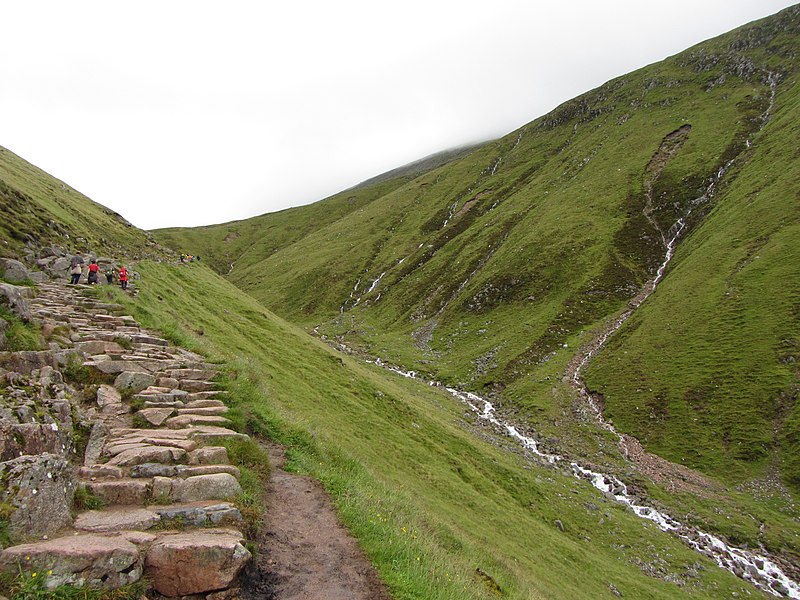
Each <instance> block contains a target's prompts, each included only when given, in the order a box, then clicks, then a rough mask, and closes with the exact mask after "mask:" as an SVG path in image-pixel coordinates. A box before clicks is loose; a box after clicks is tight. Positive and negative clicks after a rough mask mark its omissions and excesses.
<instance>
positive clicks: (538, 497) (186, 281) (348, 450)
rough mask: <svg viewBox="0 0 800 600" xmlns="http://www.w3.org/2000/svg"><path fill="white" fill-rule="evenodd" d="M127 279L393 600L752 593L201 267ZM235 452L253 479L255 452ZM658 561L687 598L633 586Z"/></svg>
mask: <svg viewBox="0 0 800 600" xmlns="http://www.w3.org/2000/svg"><path fill="white" fill-rule="evenodd" d="M195 267H196V268H195ZM139 271H140V272H141V273H142V276H143V279H142V281H141V282H140V290H141V291H140V293H139V295H138V296H137V297H136V299H135V300H131V299H130V298H129V297H122V294H120V293H119V292H118V291H116V290H113V291H112V293H113V294H115V295H116V296H118V297H119V298H118V301H120V302H123V303H126V304H127V305H128V306H129V307H130V308H131V309H132V310H133V311H134V314H135V316H137V318H139V319H140V320H141V321H142V322H143V323H145V324H146V325H151V326H152V325H156V324H158V323H173V324H175V326H177V327H180V328H185V331H187V332H189V331H191V330H193V329H197V328H201V329H202V330H203V332H204V334H203V335H202V336H194V344H195V347H196V348H199V349H203V350H204V351H205V352H206V353H208V355H209V356H210V357H211V358H212V359H216V360H223V359H224V360H226V361H227V363H228V364H229V366H230V367H232V368H233V371H234V372H235V373H236V378H235V379H233V380H232V381H231V382H229V383H228V385H230V386H231V387H230V389H231V394H230V397H231V403H232V408H233V410H232V412H233V415H232V416H233V418H234V420H235V421H236V422H237V423H239V424H240V426H242V427H245V428H246V429H247V430H249V431H250V432H252V433H255V434H259V435H262V436H265V437H267V438H269V439H272V440H275V441H278V442H280V443H282V444H284V445H285V446H286V448H287V456H288V459H289V461H288V465H287V468H289V469H290V470H293V471H295V472H299V473H305V474H309V475H312V476H314V477H316V478H317V479H319V480H320V481H321V482H322V483H323V485H324V486H325V488H326V489H327V490H328V492H329V493H330V494H331V495H332V497H333V499H334V502H335V503H336V506H337V508H338V510H339V513H340V515H341V518H342V520H343V522H344V523H345V524H346V526H347V527H348V528H349V529H350V530H351V531H352V532H353V533H354V535H356V537H357V538H358V540H359V543H360V544H361V546H362V547H363V548H364V550H365V552H366V553H367V555H368V556H369V557H370V559H371V560H372V561H373V563H374V564H375V565H376V567H377V569H378V571H379V573H380V575H381V577H382V578H383V579H384V581H386V583H387V585H388V586H389V588H390V590H391V592H392V594H393V595H394V597H395V598H397V599H406V598H408V599H410V598H431V599H450V598H496V597H497V587H496V586H499V589H500V590H501V591H502V597H506V598H526V599H527V598H536V597H541V598H574V597H597V596H602V595H605V594H608V593H609V585H610V584H613V585H615V586H616V587H617V588H618V589H619V590H621V591H623V593H624V594H626V595H629V596H631V597H637V598H668V597H673V596H674V597H684V596H687V595H688V596H690V597H718V594H723V595H730V593H732V592H733V591H736V592H737V593H740V594H744V593H745V590H749V591H750V592H751V593H755V592H754V590H752V589H751V588H749V586H747V584H745V583H743V582H741V581H739V580H737V579H736V578H734V577H733V576H731V575H729V574H727V573H725V572H722V571H720V570H719V569H717V568H716V567H714V566H712V565H711V563H710V562H709V561H706V560H705V559H703V558H702V557H699V556H698V555H696V554H695V553H693V552H691V551H690V550H689V549H688V548H687V547H685V546H684V545H683V544H682V543H681V542H679V541H678V540H676V539H675V538H673V537H671V536H668V535H665V534H663V533H661V532H658V531H656V530H655V529H654V528H652V527H649V526H648V525H646V524H643V523H642V522H641V521H639V520H638V519H636V518H635V517H633V516H632V515H631V514H630V513H628V512H626V511H625V510H624V509H623V508H622V507H621V506H619V505H617V504H616V503H613V502H609V501H607V500H606V499H605V498H604V497H602V496H601V495H600V494H599V493H597V492H596V491H595V490H594V489H593V488H591V487H590V486H588V485H586V484H583V483H581V482H578V481H577V480H575V479H574V478H572V477H571V476H568V475H565V474H562V473H560V472H559V471H557V470H553V469H548V468H544V467H541V466H539V465H537V464H535V463H531V462H530V461H529V460H528V459H526V458H524V457H522V456H519V455H518V454H516V453H513V452H508V451H507V450H504V449H503V448H502V447H498V445H496V444H495V443H489V442H488V441H485V440H484V439H483V435H480V428H479V427H478V431H477V432H475V431H473V430H474V429H475V428H476V426H475V425H473V424H472V423H471V418H469V417H465V415H464V412H465V409H464V407H463V406H462V405H460V403H458V402H456V401H454V400H453V399H452V398H450V397H449V396H446V395H443V394H442V393H441V392H440V391H438V390H435V389H431V388H430V387H429V386H425V385H422V384H419V383H415V382H410V381H407V380H405V379H404V378H401V377H396V376H392V375H387V374H386V373H385V372H384V371H382V370H380V369H378V368H376V367H374V366H370V365H366V364H363V363H360V362H358V361H355V360H353V359H351V358H349V357H346V356H343V355H340V354H338V353H335V352H334V351H332V350H330V349H329V348H328V347H326V346H325V345H323V344H321V343H319V342H318V341H316V340H314V339H312V338H310V337H308V336H307V335H305V334H304V333H302V332H301V331H300V330H298V329H296V328H294V327H293V326H291V325H288V324H286V323H284V322H282V321H281V320H280V319H277V318H276V317H275V316H273V315H272V314H270V313H269V312H267V311H266V310H265V309H264V308H263V307H261V306H260V305H259V304H258V303H256V302H255V301H254V300H253V299H251V298H249V297H247V296H246V295H244V294H242V293H241V292H239V291H238V290H236V289H235V288H233V287H232V286H230V284H228V283H226V282H225V281H224V280H222V279H221V278H219V277H218V276H216V275H214V274H213V273H212V272H211V271H209V270H208V269H207V268H205V267H202V266H197V265H193V267H192V269H187V268H183V267H169V266H165V265H156V264H149V263H146V264H141V265H140V266H139ZM476 433H478V434H479V435H476ZM490 439H493V436H490ZM505 445H506V443H505V442H503V441H500V446H505ZM234 454H236V452H234ZM241 454H242V457H241V458H242V461H243V462H244V463H245V465H246V468H254V469H258V468H260V467H259V465H260V464H262V462H263V461H262V458H261V457H259V454H258V453H257V452H256V451H255V449H254V448H252V447H251V448H249V449H244V450H243V451H241ZM246 493H247V490H246ZM556 520H560V521H561V522H562V523H563V524H564V531H561V530H560V529H559V528H558V527H557V526H556V524H555V521H556ZM662 561H663V565H665V566H664V568H665V569H666V572H669V573H673V574H675V575H676V577H683V578H685V579H686V581H687V585H686V586H684V587H678V586H677V585H675V584H672V583H666V582H664V581H662V580H660V579H657V578H652V577H648V576H645V575H644V574H643V572H642V569H644V568H645V567H644V566H643V563H647V564H650V563H652V564H662ZM695 563H699V564H701V565H703V567H702V568H701V570H700V571H699V573H697V574H696V576H695V575H693V573H695V568H694V566H693V565H695ZM576 570H580V571H581V573H582V576H581V578H580V580H577V579H576V578H574V577H572V576H571V575H570V574H571V573H574V572H575V571H576Z"/></svg>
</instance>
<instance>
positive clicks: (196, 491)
mask: <svg viewBox="0 0 800 600" xmlns="http://www.w3.org/2000/svg"><path fill="white" fill-rule="evenodd" d="M164 479H168V478H164ZM168 481H169V486H170V489H169V491H167V490H166V484H167V482H166V481H162V482H160V483H161V485H163V486H165V487H164V488H163V489H160V490H159V492H161V493H160V494H156V492H155V487H154V492H153V495H154V496H159V495H164V496H168V497H169V498H171V499H172V500H173V501H174V502H197V501H199V500H225V499H227V498H232V497H234V496H237V495H238V494H241V493H242V487H241V486H240V485H239V481H238V480H237V479H236V477H234V476H233V475H231V474H230V473H215V474H213V475H196V476H194V477H187V478H186V479H168ZM153 483H154V486H155V483H156V482H155V480H154V482H153Z"/></svg>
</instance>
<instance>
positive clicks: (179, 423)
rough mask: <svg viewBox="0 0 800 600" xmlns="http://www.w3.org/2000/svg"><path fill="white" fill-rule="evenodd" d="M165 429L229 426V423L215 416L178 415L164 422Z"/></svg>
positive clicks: (223, 418)
mask: <svg viewBox="0 0 800 600" xmlns="http://www.w3.org/2000/svg"><path fill="white" fill-rule="evenodd" d="M166 424H167V427H169V428H170V429H183V428H184V427H190V426H192V425H230V424H231V422H230V421H229V420H228V419H226V418H225V417H220V416H217V415H194V414H191V415H180V416H178V417H170V418H169V419H167V421H166Z"/></svg>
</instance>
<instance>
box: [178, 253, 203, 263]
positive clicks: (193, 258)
mask: <svg viewBox="0 0 800 600" xmlns="http://www.w3.org/2000/svg"><path fill="white" fill-rule="evenodd" d="M199 260H200V257H199V256H196V255H193V254H185V253H183V252H181V262H182V263H187V262H194V261H199Z"/></svg>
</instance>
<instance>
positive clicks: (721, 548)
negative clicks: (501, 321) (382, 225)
mask: <svg viewBox="0 0 800 600" xmlns="http://www.w3.org/2000/svg"><path fill="white" fill-rule="evenodd" d="M343 350H344V348H343ZM367 362H369V363H372V364H375V365H377V366H379V367H382V368H384V369H387V370H389V371H391V372H393V373H397V374H399V375H402V376H403V377H406V378H409V379H414V380H417V381H421V382H423V383H426V384H427V385H429V386H432V387H438V388H442V389H444V390H446V391H447V392H448V393H449V394H450V395H451V396H453V397H454V398H457V399H458V400H460V401H461V402H463V403H464V404H465V405H466V406H468V407H469V409H470V410H471V411H472V412H473V413H475V415H477V417H478V418H479V419H482V420H485V421H487V422H489V423H491V424H492V425H493V426H494V427H495V428H496V429H497V430H499V431H501V432H502V433H503V434H505V435H507V436H509V437H511V438H512V439H514V440H516V441H517V442H518V443H519V445H520V446H521V447H522V448H524V449H525V450H526V451H528V452H529V453H531V454H533V455H534V456H536V457H537V458H539V459H541V460H543V461H545V462H546V463H548V464H551V465H556V464H565V463H567V460H566V459H565V458H564V457H563V456H561V455H559V454H550V453H548V452H545V451H543V450H541V449H540V448H539V443H538V442H537V441H536V439H534V438H533V437H529V436H526V435H523V434H521V433H520V432H519V429H518V428H517V427H516V426H515V425H514V424H512V423H510V422H509V421H506V420H504V419H502V418H501V417H498V416H497V414H496V411H495V407H494V405H493V404H492V403H491V402H489V401H488V400H486V399H485V398H481V397H480V396H478V395H477V394H473V393H472V392H463V391H461V390H457V389H455V388H451V387H447V386H445V385H443V384H441V383H439V382H437V381H429V380H426V379H423V378H422V377H419V376H418V375H417V374H416V373H415V372H414V371H405V370H403V369H400V368H398V367H395V366H393V365H389V364H387V363H385V362H383V361H382V360H381V359H380V358H377V359H375V360H368V361H367ZM609 427H611V426H610V425H609ZM611 430H612V431H613V427H612V428H611ZM615 433H616V432H615ZM569 468H570V471H571V472H572V474H573V475H574V476H575V477H576V478H578V479H581V480H584V481H587V482H589V483H590V484H591V485H592V486H594V487H595V488H596V489H598V490H600V491H601V492H603V493H604V494H605V495H606V496H607V497H609V498H613V499H614V500H615V501H617V502H619V503H621V504H624V505H626V506H627V507H628V508H629V509H630V510H631V511H632V512H633V513H634V514H635V515H636V516H637V517H640V518H642V519H646V520H648V521H652V522H653V523H655V524H656V525H657V526H658V528H659V529H660V530H662V531H665V532H670V533H672V534H674V535H677V536H678V537H679V538H681V539H682V540H683V541H684V542H686V543H687V544H688V545H689V546H690V547H692V548H693V549H694V550H696V551H697V552H699V553H701V554H703V555H705V556H708V557H709V558H711V559H712V560H713V561H714V562H715V563H717V565H719V566H720V567H722V568H723V569H726V570H728V571H730V572H731V573H733V574H734V575H736V576H738V577H741V578H742V579H744V580H746V581H748V582H750V583H752V584H753V585H754V586H755V587H757V588H758V589H760V590H762V591H765V592H768V593H770V594H772V595H774V596H778V597H788V598H798V599H800V585H799V584H798V583H797V582H795V581H793V580H792V579H790V578H789V576H788V575H786V573H785V572H784V571H783V570H782V569H781V568H780V567H779V566H778V565H777V564H776V563H775V562H773V561H771V560H770V559H769V558H767V557H766V556H763V555H761V554H759V553H757V552H753V551H750V550H745V549H743V548H737V547H735V546H731V545H729V544H727V543H725V542H724V541H723V540H722V539H720V538H719V537H717V536H715V535H713V534H710V533H707V532H705V531H702V530H700V529H698V528H696V527H694V526H692V525H686V524H684V523H681V522H680V521H678V520H677V519H674V518H672V517H671V516H669V515H668V514H667V513H666V512H663V511H661V510H658V509H656V508H654V507H652V506H648V505H647V504H645V503H644V502H643V501H641V500H640V499H638V498H636V497H635V496H634V495H633V494H631V493H630V492H629V490H628V487H627V486H626V485H625V484H624V483H623V482H622V481H620V480H619V479H618V478H616V477H615V476H613V475H608V474H605V473H601V472H599V471H594V470H592V469H590V468H588V467H586V466H583V465H581V464H580V463H578V462H575V461H569Z"/></svg>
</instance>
